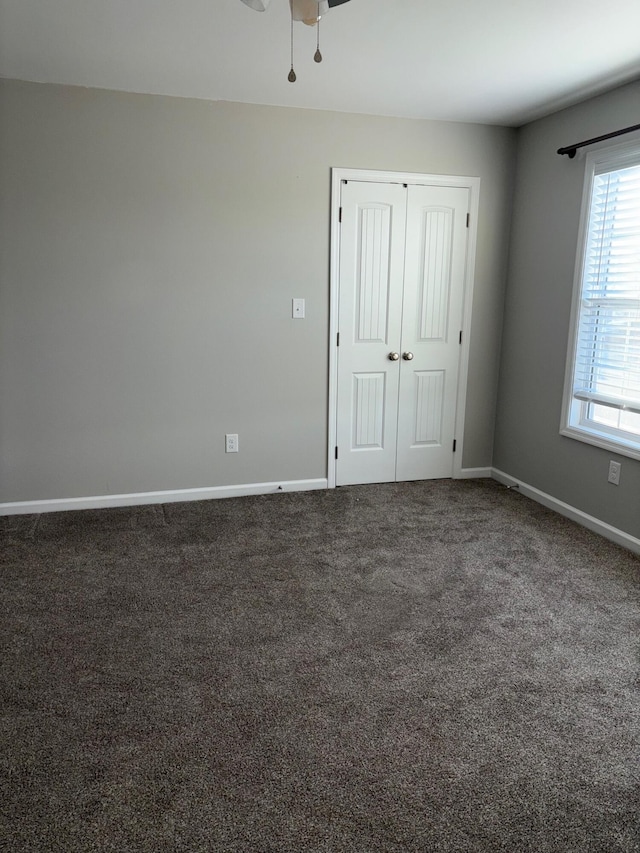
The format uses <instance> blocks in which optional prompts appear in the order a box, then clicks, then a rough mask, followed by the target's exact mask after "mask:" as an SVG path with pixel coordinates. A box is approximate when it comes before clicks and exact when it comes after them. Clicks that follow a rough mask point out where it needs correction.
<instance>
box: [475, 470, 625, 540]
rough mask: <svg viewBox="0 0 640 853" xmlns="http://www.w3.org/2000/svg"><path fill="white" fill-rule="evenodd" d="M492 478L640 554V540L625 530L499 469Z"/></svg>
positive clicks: (493, 471) (493, 473)
mask: <svg viewBox="0 0 640 853" xmlns="http://www.w3.org/2000/svg"><path fill="white" fill-rule="evenodd" d="M492 477H493V479H494V480H497V481H498V482H499V483H503V484H504V485H505V486H509V488H512V489H513V488H517V490H518V491H519V492H520V493H521V494H523V495H525V496H526V497H528V498H531V499H532V500H534V501H536V502H537V503H539V504H542V505H543V506H546V507H548V508H549V509H553V510H555V511H556V512H558V513H560V515H564V516H565V517H566V518H570V519H571V520H572V521H576V522H577V523H578V524H581V525H582V526H583V527H586V528H587V529H588V530H591V531H592V532H593V533H599V534H600V536H604V537H605V539H610V540H611V541H612V542H615V543H616V545H622V547H623V548H628V549H629V551H633V552H634V553H635V554H640V539H636V537H635V536H631V534H630V533H625V532H624V530H619V529H618V528H617V527H613V526H612V525H610V524H607V523H606V522H605V521H600V519H599V518H595V517H594V516H593V515H588V514H587V513H586V512H582V510H581V509H576V507H574V506H571V505H570V504H566V503H564V501H560V500H558V499H557V498H554V497H552V495H548V494H547V493H546V492H541V491H540V489H536V488H535V487H534V486H529V485H527V483H523V482H522V481H521V480H516V479H515V478H514V477H511V476H509V474H505V473H504V471H500V470H499V469H498V468H493V469H492Z"/></svg>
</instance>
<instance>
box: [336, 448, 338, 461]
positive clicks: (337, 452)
mask: <svg viewBox="0 0 640 853" xmlns="http://www.w3.org/2000/svg"><path fill="white" fill-rule="evenodd" d="M337 458H338V448H337V447H336V459H337Z"/></svg>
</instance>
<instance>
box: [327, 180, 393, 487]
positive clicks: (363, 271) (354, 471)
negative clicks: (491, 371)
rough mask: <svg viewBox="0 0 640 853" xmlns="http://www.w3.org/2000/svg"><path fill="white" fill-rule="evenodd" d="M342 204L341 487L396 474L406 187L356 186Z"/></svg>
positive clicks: (356, 183) (345, 194)
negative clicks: (394, 356)
mask: <svg viewBox="0 0 640 853" xmlns="http://www.w3.org/2000/svg"><path fill="white" fill-rule="evenodd" d="M341 206H342V226H341V232H340V294H339V310H338V328H339V334H340V346H339V349H338V399H337V411H338V419H337V445H338V454H339V455H338V464H337V470H336V483H337V485H339V486H341V485H347V484H349V483H382V482H388V481H390V480H395V469H396V439H397V418H398V383H399V375H400V365H401V363H402V362H401V360H400V357H399V354H400V335H401V322H402V287H403V278H404V245H405V222H406V189H405V188H404V187H403V186H402V185H401V184H377V183H366V182H360V181H349V182H348V183H346V184H343V186H342V194H341ZM391 354H397V356H398V358H397V360H391V358H390V355H391Z"/></svg>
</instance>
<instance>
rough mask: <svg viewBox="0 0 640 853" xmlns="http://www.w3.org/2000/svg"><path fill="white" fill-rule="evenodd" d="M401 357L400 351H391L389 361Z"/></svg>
mask: <svg viewBox="0 0 640 853" xmlns="http://www.w3.org/2000/svg"><path fill="white" fill-rule="evenodd" d="M399 358H400V355H399V353H397V352H390V353H389V361H397V360H398V359H399Z"/></svg>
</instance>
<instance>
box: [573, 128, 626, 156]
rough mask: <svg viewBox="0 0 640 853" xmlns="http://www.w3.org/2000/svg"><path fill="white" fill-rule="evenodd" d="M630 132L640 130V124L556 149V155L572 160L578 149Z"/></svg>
mask: <svg viewBox="0 0 640 853" xmlns="http://www.w3.org/2000/svg"><path fill="white" fill-rule="evenodd" d="M632 130H640V124H634V125H632V126H631V127H623V128H622V130H614V131H613V133H605V134H604V136H594V137H593V139H585V141H584V142H576V143H575V145H567V146H566V148H558V154H568V156H569V159H570V160H573V158H574V157H575V156H576V151H577V150H578V148H584V147H585V145H593V144H594V142H602V141H603V140H605V139H613V138H614V137H615V136H622V135H623V134H624V133H631V131H632Z"/></svg>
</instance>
